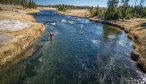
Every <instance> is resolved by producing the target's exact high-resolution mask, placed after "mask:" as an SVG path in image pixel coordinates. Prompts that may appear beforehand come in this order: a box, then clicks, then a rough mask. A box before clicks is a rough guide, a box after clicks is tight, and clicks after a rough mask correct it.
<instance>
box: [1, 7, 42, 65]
mask: <svg viewBox="0 0 146 84" xmlns="http://www.w3.org/2000/svg"><path fill="white" fill-rule="evenodd" d="M37 11H39V10H34V9H26V10H16V11H0V68H1V67H3V66H4V65H6V64H8V63H10V62H13V61H14V60H16V59H17V58H18V56H19V57H20V55H21V54H22V53H23V52H24V51H26V50H27V49H28V48H29V47H30V46H31V45H32V44H33V43H34V42H35V41H36V40H37V38H39V37H40V36H41V35H42V33H43V32H44V30H45V28H44V25H43V24H40V23H36V22H35V19H34V18H33V16H31V15H29V14H28V13H35V12H37Z"/></svg>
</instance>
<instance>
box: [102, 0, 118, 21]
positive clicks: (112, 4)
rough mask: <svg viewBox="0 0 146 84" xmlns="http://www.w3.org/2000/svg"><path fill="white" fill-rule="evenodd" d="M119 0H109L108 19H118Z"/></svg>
mask: <svg viewBox="0 0 146 84" xmlns="http://www.w3.org/2000/svg"><path fill="white" fill-rule="evenodd" d="M118 3H119V0H108V2H107V5H108V8H107V11H106V13H105V18H106V19H118V14H117V8H118Z"/></svg>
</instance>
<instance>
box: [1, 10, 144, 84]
mask: <svg viewBox="0 0 146 84" xmlns="http://www.w3.org/2000/svg"><path fill="white" fill-rule="evenodd" d="M34 17H35V18H36V20H37V21H38V22H40V23H44V24H45V26H46V32H45V35H44V36H43V37H42V38H41V39H40V41H39V42H38V43H37V44H36V46H37V51H36V52H35V53H34V54H33V55H32V56H31V57H30V58H28V59H25V60H23V61H21V62H19V63H17V64H16V65H14V66H13V67H11V68H10V69H9V70H8V71H7V72H5V73H4V74H3V75H0V83H1V84H2V83H4V84H133V83H134V84H144V83H146V82H145V81H146V75H145V74H144V73H142V72H140V71H139V70H138V68H137V67H136V63H135V62H134V61H133V60H132V59H131V58H130V53H131V52H132V47H131V45H132V42H131V41H130V40H129V39H128V38H127V35H126V34H125V33H124V32H123V31H121V30H119V29H118V28H115V27H112V26H108V25H104V24H101V23H96V22H92V21H89V20H88V19H83V18H77V17H70V16H63V15H60V14H58V13H57V12H55V11H45V10H44V11H41V12H39V13H37V14H35V15H34ZM50 32H55V36H54V38H53V41H52V42H50V40H49V33H50Z"/></svg>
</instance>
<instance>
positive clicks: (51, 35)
mask: <svg viewBox="0 0 146 84" xmlns="http://www.w3.org/2000/svg"><path fill="white" fill-rule="evenodd" d="M53 36H54V32H51V33H50V41H52V38H53Z"/></svg>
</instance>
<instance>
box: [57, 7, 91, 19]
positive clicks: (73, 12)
mask: <svg viewBox="0 0 146 84" xmlns="http://www.w3.org/2000/svg"><path fill="white" fill-rule="evenodd" d="M59 13H60V14H63V15H69V16H76V17H83V18H85V17H89V16H90V14H89V11H88V10H87V9H74V10H67V11H66V12H61V11H59Z"/></svg>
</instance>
